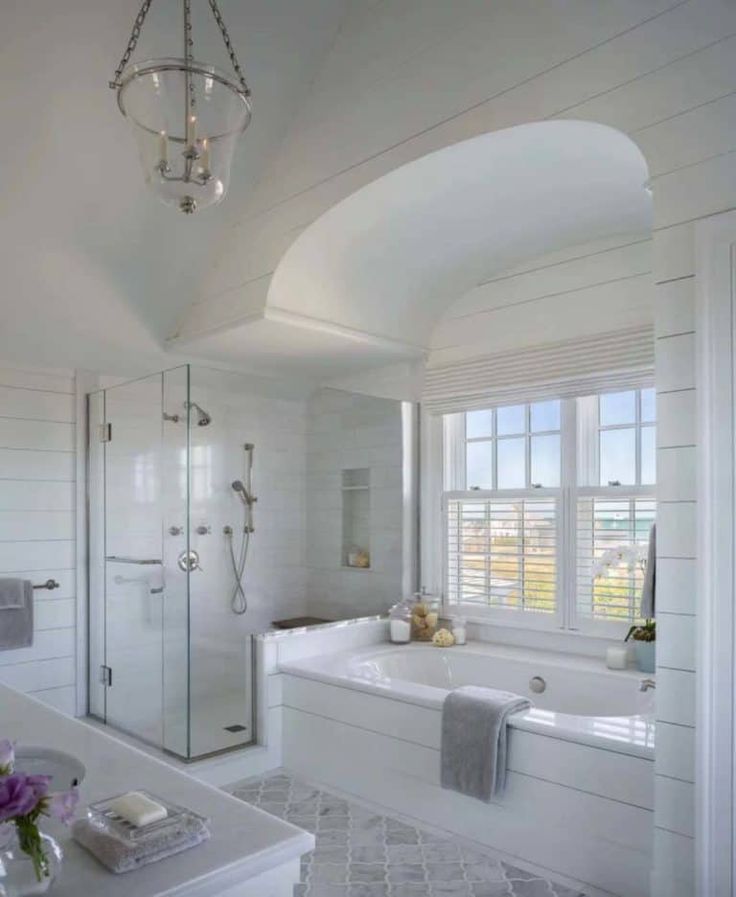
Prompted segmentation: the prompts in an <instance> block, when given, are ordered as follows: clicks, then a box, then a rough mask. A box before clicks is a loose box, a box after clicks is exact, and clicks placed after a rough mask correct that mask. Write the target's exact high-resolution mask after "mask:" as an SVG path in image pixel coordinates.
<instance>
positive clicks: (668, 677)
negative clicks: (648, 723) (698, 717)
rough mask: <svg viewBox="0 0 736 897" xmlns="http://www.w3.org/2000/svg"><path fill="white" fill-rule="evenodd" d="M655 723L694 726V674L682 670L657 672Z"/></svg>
mask: <svg viewBox="0 0 736 897" xmlns="http://www.w3.org/2000/svg"><path fill="white" fill-rule="evenodd" d="M655 711H656V715H657V722H659V721H660V720H662V721H664V722H666V723H676V724H677V725H680V726H691V727H692V726H694V725H695V674H694V673H689V672H683V671H682V670H670V669H666V668H664V669H661V670H658V671H657V702H656V707H655Z"/></svg>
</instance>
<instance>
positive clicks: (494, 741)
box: [440, 685, 532, 803]
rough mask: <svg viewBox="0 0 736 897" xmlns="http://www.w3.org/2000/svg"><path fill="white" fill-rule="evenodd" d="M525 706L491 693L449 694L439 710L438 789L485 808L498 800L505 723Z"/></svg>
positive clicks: (465, 689)
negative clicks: (439, 770)
mask: <svg viewBox="0 0 736 897" xmlns="http://www.w3.org/2000/svg"><path fill="white" fill-rule="evenodd" d="M531 706H532V703H531V701H529V700H528V699H527V698H524V697H522V696H521V695H516V694H513V693H512V692H508V691H497V690H496V689H494V688H481V687H479V686H476V685H464V686H462V687H461V688H456V689H455V690H454V691H451V692H450V693H449V694H448V695H447V697H446V698H445V701H444V704H443V705H442V749H441V755H440V763H441V775H440V781H441V784H442V787H443V788H450V789H451V790H453V791H459V792H460V793H461V794H467V795H469V796H470V797H476V798H478V800H482V801H485V802H486V803H488V802H489V801H490V800H491V798H492V797H497V796H498V795H500V794H501V793H502V792H503V789H504V787H505V785H506V742H507V732H506V726H507V723H508V718H509V716H510V715H511V714H512V713H518V712H519V711H522V710H527V709H528V708H529V707H531Z"/></svg>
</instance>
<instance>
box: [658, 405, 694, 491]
mask: <svg viewBox="0 0 736 897" xmlns="http://www.w3.org/2000/svg"><path fill="white" fill-rule="evenodd" d="M695 439H696V434H695V390H694V389H686V390H681V391H680V392H669V393H664V392H662V393H659V395H658V396H657V445H658V446H659V448H676V447H679V446H688V445H692V444H693V443H694V442H695ZM660 482H663V480H662V477H660Z"/></svg>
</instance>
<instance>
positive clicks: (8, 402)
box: [0, 365, 77, 713]
mask: <svg viewBox="0 0 736 897" xmlns="http://www.w3.org/2000/svg"><path fill="white" fill-rule="evenodd" d="M74 390H75V380H74V376H73V374H72V373H71V372H69V371H43V370H36V371H34V370H20V369H18V368H14V367H3V366H2V365H0V576H14V577H20V578H22V579H30V580H31V581H32V582H34V583H43V582H45V581H46V580H47V579H55V580H56V581H57V582H58V583H59V585H60V588H58V589H55V590H53V591H46V590H36V591H35V592H34V602H35V607H34V636H33V644H32V645H31V646H30V647H27V648H19V649H14V650H7V651H0V682H3V683H5V684H7V685H11V686H13V687H14V688H18V689H20V690H21V691H26V692H33V693H37V694H38V696H39V697H40V698H41V699H42V700H45V701H47V702H48V703H50V704H51V705H52V706H54V707H57V709H60V710H62V711H63V712H65V713H72V712H74V709H75V694H76V692H75V686H76V672H75V655H76V619H77V612H76V611H77V606H76V570H75V564H76V547H75V536H76V533H75V492H74V489H75V483H74V480H75V475H76V471H75V465H76V455H75V423H74V421H75V395H74Z"/></svg>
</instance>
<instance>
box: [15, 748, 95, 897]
mask: <svg viewBox="0 0 736 897" xmlns="http://www.w3.org/2000/svg"><path fill="white" fill-rule="evenodd" d="M50 783H51V776H42V775H28V774H27V773H24V772H21V771H20V770H16V769H15V751H14V748H13V744H12V742H10V741H8V740H7V739H3V740H0V894H7V895H8V897H25V895H29V894H43V893H45V892H46V891H47V890H48V889H49V887H50V886H51V884H52V882H53V881H54V878H55V877H56V875H57V873H58V871H59V869H60V867H61V860H62V855H61V848H60V847H59V845H58V844H57V843H56V841H55V840H54V839H53V838H51V837H50V836H49V835H46V834H44V833H42V832H41V831H40V830H39V827H38V826H39V822H40V821H41V819H42V817H47V818H54V819H60V820H61V821H62V822H64V823H69V822H70V821H71V818H72V816H73V814H74V809H75V807H76V805H77V800H78V794H77V789H76V788H72V789H71V790H70V791H63V792H57V793H53V794H52V793H51V792H50V791H49V785H50Z"/></svg>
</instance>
